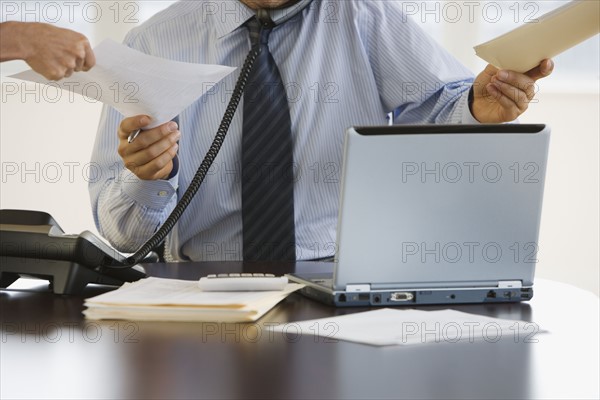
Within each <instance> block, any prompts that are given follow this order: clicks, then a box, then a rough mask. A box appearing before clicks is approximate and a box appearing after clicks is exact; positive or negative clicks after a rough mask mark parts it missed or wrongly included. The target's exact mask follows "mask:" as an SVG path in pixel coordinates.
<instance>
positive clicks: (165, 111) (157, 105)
mask: <svg viewBox="0 0 600 400" xmlns="http://www.w3.org/2000/svg"><path fill="white" fill-rule="evenodd" d="M94 54H95V56H96V65H95V66H94V67H93V68H92V69H91V70H90V71H87V72H75V73H73V75H71V76H70V77H69V78H65V79H63V80H61V81H58V82H54V81H49V80H47V79H45V78H44V77H43V76H42V75H39V74H38V73H36V72H34V71H32V70H29V71H25V72H21V73H18V74H15V75H12V76H11V78H17V79H22V80H25V81H31V82H37V83H42V84H46V85H52V86H55V87H60V88H61V89H64V90H68V91H71V92H74V93H77V94H80V95H83V96H86V97H89V98H92V99H95V100H98V101H101V102H102V103H105V104H108V105H111V106H113V107H114V108H115V109H117V110H118V111H119V112H120V113H121V114H123V115H124V116H125V117H132V116H134V115H140V114H146V115H149V116H151V117H152V122H151V124H150V125H149V126H148V128H153V127H155V126H158V125H161V124H163V123H165V122H167V121H170V120H172V119H173V118H175V117H176V116H177V115H178V114H179V113H180V112H181V111H182V110H183V109H185V108H186V107H187V106H189V105H190V104H191V103H192V102H194V101H195V100H196V99H198V98H199V97H200V96H202V95H203V94H204V93H206V92H207V91H208V90H209V89H210V88H211V87H213V86H214V85H215V84H217V83H218V82H219V81H221V80H222V79H223V78H225V77H226V76H227V75H229V74H230V73H232V72H233V71H234V70H235V68H233V67H227V66H223V65H208V64H192V63H185V62H179V61H172V60H167V59H165V58H159V57H154V56H150V55H148V54H144V53H142V52H139V51H137V50H133V49H131V48H129V47H127V46H125V45H122V44H119V43H117V42H114V41H112V40H108V39H107V40H105V41H103V42H102V43H100V44H99V45H98V46H96V48H94Z"/></svg>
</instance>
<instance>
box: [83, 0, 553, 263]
mask: <svg viewBox="0 0 600 400" xmlns="http://www.w3.org/2000/svg"><path fill="white" fill-rule="evenodd" d="M226 3H227V7H224V6H223V7H224V8H223V9H216V8H215V4H216V3H214V2H206V1H194V2H179V3H176V4H174V5H173V6H171V7H170V8H168V9H167V10H165V11H163V12H161V13H159V14H157V15H156V16H154V17H153V18H152V19H151V20H149V21H148V22H146V23H145V24H143V25H142V26H140V27H138V28H136V29H134V30H133V31H132V32H130V33H129V35H128V36H127V38H126V39H125V42H126V44H127V45H129V46H131V47H133V48H136V49H139V50H141V51H144V52H146V53H149V54H152V55H156V56H160V57H165V58H170V59H174V60H179V61H186V62H194V63H207V64H224V65H230V66H235V67H241V66H242V64H243V62H244V59H245V57H246V55H247V54H248V52H249V50H251V49H256V50H257V54H259V55H258V56H257V59H256V62H255V66H254V68H253V69H252V71H251V73H250V74H249V83H248V88H247V89H246V91H245V93H244V98H243V104H240V106H239V108H238V111H237V113H236V114H235V117H234V118H233V121H232V124H231V127H230V129H229V133H228V136H227V138H226V139H225V142H224V145H223V147H222V149H221V152H220V154H219V156H218V157H217V159H216V161H215V163H214V164H213V166H212V168H211V170H210V171H209V174H208V176H207V177H206V179H205V181H204V183H203V186H202V187H201V189H200V190H199V192H198V193H197V195H196V197H195V198H194V200H193V201H192V203H191V204H190V206H189V207H188V209H187V211H186V212H185V214H184V215H183V217H182V218H181V220H180V221H179V223H178V224H177V225H176V226H175V228H174V230H173V231H172V232H171V234H170V235H169V237H168V238H167V242H166V256H167V259H173V260H240V259H244V260H290V259H319V258H324V257H328V256H332V255H333V254H334V253H335V250H336V248H335V230H336V223H337V206H338V198H339V178H340V169H341V158H342V143H343V134H344V131H345V129H346V128H347V127H349V126H353V125H385V124H387V123H388V116H389V115H392V116H393V119H394V121H393V122H394V123H399V124H402V123H502V122H508V121H512V120H514V119H516V118H517V117H518V116H519V115H520V114H522V113H523V112H524V111H525V110H526V109H527V105H528V103H529V102H530V101H531V99H532V98H533V96H534V82H535V81H536V80H537V79H539V78H542V77H544V76H547V75H549V74H550V73H551V71H552V69H553V63H552V61H550V60H544V61H543V62H542V63H541V64H540V65H539V66H538V67H536V68H534V69H532V70H531V71H529V72H527V73H525V74H521V73H516V72H514V71H505V70H500V71H499V70H497V69H496V68H494V67H493V66H491V65H488V66H487V67H486V68H485V70H484V71H483V72H481V73H480V74H479V75H478V76H477V77H475V78H473V76H472V74H471V73H470V72H469V71H468V70H467V69H466V68H464V67H463V66H462V65H461V64H460V63H459V62H457V61H456V60H455V59H454V58H453V57H452V56H450V55H449V54H448V53H447V52H445V51H444V50H443V49H442V48H440V47H439V46H438V45H437V44H436V43H435V42H434V41H433V40H431V39H430V38H429V37H428V36H427V35H426V34H425V33H424V32H423V31H422V30H421V29H420V28H419V27H418V26H416V25H415V24H414V23H413V22H411V21H410V19H407V18H406V16H405V15H404V14H403V13H402V9H401V6H400V3H399V2H395V1H319V0H314V1H306V0H304V1H302V0H301V1H285V0H279V1H261V0H255V1H250V0H241V1H240V2H239V3H237V8H236V9H235V10H234V9H232V8H231V7H230V6H231V4H236V3H232V2H226ZM223 4H225V3H223ZM225 8H226V9H225ZM266 8H269V9H271V12H270V15H266V14H267V13H266V12H265V11H264V9H266ZM256 16H258V17H259V18H256ZM238 75H239V70H238V72H236V73H234V74H232V76H230V77H227V78H226V79H225V80H223V81H222V82H220V83H219V84H218V85H216V86H215V87H214V88H213V89H211V90H210V91H209V92H208V93H206V94H205V95H204V96H203V97H201V98H200V99H198V100H197V101H196V102H195V103H194V104H192V105H191V106H190V107H189V108H187V109H186V110H184V111H183V112H182V113H181V114H180V115H179V118H178V123H176V122H169V123H166V124H163V125H162V126H159V127H157V128H154V129H149V130H146V131H143V133H142V134H140V135H139V137H138V138H137V140H136V141H134V142H133V143H129V142H128V140H127V138H128V137H129V135H130V134H131V132H133V131H136V130H137V129H139V128H144V127H145V126H147V125H148V124H149V123H150V118H149V117H148V116H136V117H131V118H126V119H123V118H122V117H121V116H120V115H119V114H118V113H117V112H116V111H115V110H113V109H111V108H109V107H105V109H104V111H103V114H102V117H101V121H100V126H99V131H98V136H97V140H96V144H95V148H94V152H93V160H92V161H93V162H94V163H95V165H99V166H100V167H101V170H102V171H103V173H102V176H101V177H100V178H99V179H96V180H94V181H93V182H91V183H90V195H91V201H92V206H93V211H94V217H95V221H96V224H97V226H98V229H99V230H100V232H101V233H102V234H103V235H104V236H105V237H106V238H107V239H108V240H109V241H110V242H111V243H112V244H113V245H114V246H115V247H117V248H119V249H121V250H123V251H134V250H135V249H136V248H137V247H138V246H140V245H141V244H142V243H143V242H145V241H146V240H147V239H148V237H150V236H151V235H152V233H153V232H155V231H156V229H157V228H158V227H159V226H160V224H162V222H164V220H165V219H166V217H167V216H168V215H169V213H170V212H171V211H172V210H173V208H174V206H175V204H176V202H177V200H178V197H179V196H181V194H182V193H183V191H184V190H185V189H186V188H187V187H188V185H189V184H190V181H191V179H192V177H193V175H194V172H195V171H196V169H197V168H198V166H199V164H200V161H201V159H202V157H203V155H204V153H205V152H206V150H207V149H208V148H209V146H210V143H211V142H212V139H213V135H214V133H215V132H216V130H217V127H218V125H219V121H220V118H221V115H223V112H224V110H225V107H226V105H227V101H228V100H229V97H230V96H231V92H232V90H233V87H234V84H235V80H236V79H237V76H238ZM371 250H372V251H375V250H374V249H365V251H371Z"/></svg>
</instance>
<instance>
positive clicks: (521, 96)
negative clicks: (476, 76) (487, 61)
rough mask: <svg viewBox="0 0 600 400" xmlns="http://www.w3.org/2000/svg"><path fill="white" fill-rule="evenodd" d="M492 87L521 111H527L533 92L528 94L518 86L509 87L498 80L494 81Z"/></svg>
mask: <svg viewBox="0 0 600 400" xmlns="http://www.w3.org/2000/svg"><path fill="white" fill-rule="evenodd" d="M492 85H493V87H494V88H495V89H497V90H499V91H500V92H501V93H502V94H503V95H504V96H506V97H508V98H509V99H510V100H512V101H513V103H515V104H516V105H517V106H518V107H519V109H520V110H521V111H525V110H527V107H528V104H529V101H530V100H531V99H532V98H533V93H534V91H533V90H532V91H531V97H530V94H529V93H528V92H527V91H525V90H522V89H521V88H520V87H519V86H514V85H510V84H508V83H504V82H502V81H499V80H494V81H493V82H492Z"/></svg>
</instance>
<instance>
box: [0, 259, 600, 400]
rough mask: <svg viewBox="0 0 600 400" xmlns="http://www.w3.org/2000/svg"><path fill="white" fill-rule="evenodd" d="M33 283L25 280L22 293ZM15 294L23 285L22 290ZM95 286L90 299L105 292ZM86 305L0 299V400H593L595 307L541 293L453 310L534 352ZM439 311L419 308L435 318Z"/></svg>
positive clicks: (548, 289)
mask: <svg viewBox="0 0 600 400" xmlns="http://www.w3.org/2000/svg"><path fill="white" fill-rule="evenodd" d="M327 268H331V265H330V264H325V263H297V264H293V263H292V264H288V265H284V266H282V265H269V264H246V265H244V264H242V263H237V262H228V263H185V264H155V265H149V266H147V270H148V272H149V273H150V274H151V275H154V276H161V277H173V278H179V279H198V278H199V277H200V276H203V275H206V274H209V273H215V272H242V271H257V272H269V271H270V272H278V273H282V272H291V271H293V270H302V271H322V270H324V269H327ZM29 282H32V281H29ZM18 284H19V282H17V285H18ZM105 290H106V288H102V287H89V288H88V289H87V292H86V294H85V297H89V296H92V295H96V294H98V293H101V292H102V291H105ZM83 298H84V297H61V296H55V295H53V294H52V293H50V292H48V291H47V284H46V283H44V282H43V281H39V283H38V281H35V287H33V288H30V289H27V290H14V289H10V288H9V289H8V290H2V291H0V322H1V328H2V330H1V333H2V340H1V343H0V346H1V347H0V374H1V375H0V397H1V398H3V399H4V398H6V399H8V398H28V399H32V398H95V399H99V398H274V399H283V398H302V399H306V398H360V399H367V398H394V399H397V398H428V399H429V398H445V399H447V398H478V399H483V398H540V397H541V398H547V397H554V398H598V396H599V389H598V373H599V365H598V360H599V356H598V354H599V347H598V339H599V335H598V315H599V307H598V297H597V296H595V295H593V294H591V293H588V292H585V291H583V290H580V289H577V288H575V287H573V286H569V285H566V284H561V283H557V282H552V281H542V280H540V281H537V282H536V284H535V296H534V298H533V300H532V301H531V302H529V303H523V304H505V305H457V306H455V307H452V308H454V309H457V310H460V311H465V312H470V313H475V314H484V315H489V316H494V317H501V318H511V319H522V320H526V321H532V322H535V323H537V324H539V325H540V327H541V328H542V329H546V330H549V331H550V332H551V333H550V334H538V335H536V336H535V339H537V340H538V343H523V342H522V341H518V342H517V343H515V342H514V341H513V340H512V339H511V340H504V339H503V340H500V341H499V342H497V343H487V342H476V343H439V344H432V345H419V346H411V347H401V346H395V347H381V348H380V347H371V346H366V345H360V344H354V343H347V342H333V343H331V342H328V341H325V340H324V339H322V338H315V337H313V336H301V337H298V336H297V335H294V334H293V331H291V333H292V334H291V335H289V336H288V337H286V336H284V335H282V334H269V333H268V332H267V331H266V329H265V325H266V324H269V323H273V324H275V323H279V324H283V323H286V322H290V321H298V320H303V319H312V318H320V317H327V316H332V315H340V314H346V313H352V312H357V311H363V310H365V309H335V308H332V307H328V306H324V305H321V304H318V303H316V302H314V301H312V300H309V299H306V298H304V297H302V296H300V295H298V294H294V295H291V296H290V297H288V298H287V299H286V300H285V301H283V302H282V303H280V304H279V306H278V307H276V308H275V309H273V310H271V311H270V312H269V313H268V314H267V315H265V317H263V318H262V319H261V320H260V321H259V322H258V323H256V324H218V323H133V322H127V321H108V322H102V323H98V322H93V321H85V320H84V319H83V318H82V315H81V311H82V309H83V306H82V304H83ZM438 308H439V307H422V309H426V310H433V309H438Z"/></svg>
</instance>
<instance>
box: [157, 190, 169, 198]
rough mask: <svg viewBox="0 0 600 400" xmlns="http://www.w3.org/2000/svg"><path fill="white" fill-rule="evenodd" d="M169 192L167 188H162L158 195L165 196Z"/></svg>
mask: <svg viewBox="0 0 600 400" xmlns="http://www.w3.org/2000/svg"><path fill="white" fill-rule="evenodd" d="M168 194H169V192H167V191H166V190H161V191H160V192H158V195H159V196H160V197H165V196H167V195H168Z"/></svg>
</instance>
